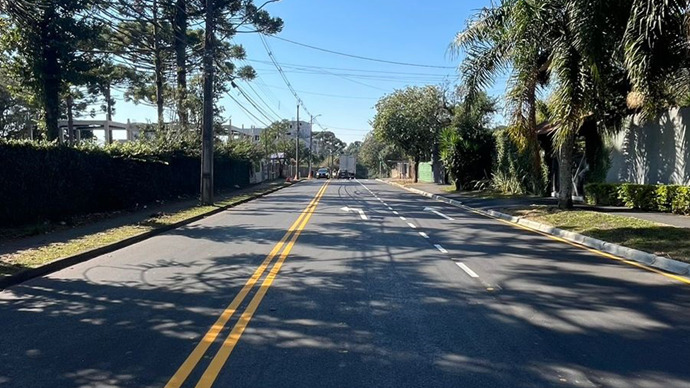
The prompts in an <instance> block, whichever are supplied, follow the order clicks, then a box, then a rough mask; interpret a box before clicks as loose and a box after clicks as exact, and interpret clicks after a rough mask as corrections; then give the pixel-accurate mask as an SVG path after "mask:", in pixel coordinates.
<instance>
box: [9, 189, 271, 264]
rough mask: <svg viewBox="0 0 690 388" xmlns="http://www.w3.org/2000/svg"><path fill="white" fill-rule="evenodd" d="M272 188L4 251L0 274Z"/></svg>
mask: <svg viewBox="0 0 690 388" xmlns="http://www.w3.org/2000/svg"><path fill="white" fill-rule="evenodd" d="M273 188H274V187H269V188H263V189H259V190H256V191H254V192H250V193H243V194H236V195H232V194H229V196H228V197H225V198H223V199H221V200H218V201H217V202H216V204H215V205H213V206H201V205H198V206H193V207H190V208H187V209H184V210H180V211H177V212H174V213H159V214H157V215H156V216H154V217H150V218H148V219H146V220H144V221H142V222H139V223H137V224H130V225H124V226H119V227H116V228H111V229H107V230H103V231H101V232H98V233H94V234H90V235H86V236H83V237H80V238H75V239H71V240H69V241H65V242H59V243H52V244H48V245H45V246H42V247H38V248H31V249H27V250H22V251H18V252H14V253H10V254H6V255H3V256H0V276H7V275H11V274H13V273H17V272H19V271H22V270H24V269H29V268H36V267H39V266H41V265H43V264H46V263H49V262H51V261H54V260H56V259H60V258H63V257H68V256H72V255H75V254H78V253H81V252H85V251H88V250H92V249H96V248H100V247H103V246H106V245H109V244H112V243H115V242H118V241H121V240H124V239H126V238H130V237H134V236H137V235H140V234H142V233H146V232H150V231H152V230H155V229H158V228H161V227H164V226H169V225H172V224H175V223H177V222H180V221H184V220H187V219H189V218H192V217H195V216H198V215H202V214H206V213H208V212H210V211H212V210H215V209H218V208H221V207H226V206H232V205H234V204H237V203H238V202H241V201H243V200H246V199H248V198H250V197H252V196H255V195H259V194H262V193H265V192H267V191H270V190H272V189H273Z"/></svg>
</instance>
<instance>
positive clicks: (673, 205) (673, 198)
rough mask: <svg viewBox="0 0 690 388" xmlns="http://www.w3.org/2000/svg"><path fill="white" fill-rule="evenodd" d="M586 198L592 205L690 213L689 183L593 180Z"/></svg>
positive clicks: (588, 187)
mask: <svg viewBox="0 0 690 388" xmlns="http://www.w3.org/2000/svg"><path fill="white" fill-rule="evenodd" d="M585 199H586V201H587V203H589V204H591V205H600V206H627V207H630V208H634V209H639V210H645V211H658V212H673V213H676V214H690V187H688V186H678V185H638V184H631V183H590V184H587V185H585Z"/></svg>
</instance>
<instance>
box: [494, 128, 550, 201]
mask: <svg viewBox="0 0 690 388" xmlns="http://www.w3.org/2000/svg"><path fill="white" fill-rule="evenodd" d="M493 135H494V139H495V144H496V154H495V159H494V173H493V175H492V186H493V187H494V189H496V190H498V191H501V192H503V193H506V194H525V193H530V194H537V195H543V194H545V192H546V187H547V176H546V171H547V169H546V166H544V165H543V162H542V165H541V168H540V169H539V171H535V167H534V163H533V159H532V157H531V155H530V151H529V150H528V149H524V150H520V148H519V147H518V145H517V144H516V143H515V141H514V140H513V139H512V137H511V136H510V133H509V132H508V130H507V129H501V130H497V131H494V134H493Z"/></svg>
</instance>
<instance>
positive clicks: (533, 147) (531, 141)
mask: <svg viewBox="0 0 690 388" xmlns="http://www.w3.org/2000/svg"><path fill="white" fill-rule="evenodd" d="M529 104H530V107H529V117H528V121H527V125H528V136H529V138H528V139H527V142H528V143H527V144H528V145H527V146H528V147H529V152H530V156H531V159H532V168H533V169H534V174H535V176H534V178H535V179H536V182H541V177H542V173H543V171H542V165H541V154H540V153H539V148H540V147H539V137H538V135H537V88H536V81H535V83H534V84H533V85H531V87H530V89H529ZM536 182H535V183H536ZM532 189H533V190H534V191H535V192H537V193H540V192H542V191H543V190H544V189H545V188H544V187H533V188H532Z"/></svg>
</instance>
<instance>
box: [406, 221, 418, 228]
mask: <svg viewBox="0 0 690 388" xmlns="http://www.w3.org/2000/svg"><path fill="white" fill-rule="evenodd" d="M407 225H409V226H410V228H412V229H417V226H416V225H415V224H413V223H411V222H408V223H407Z"/></svg>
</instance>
